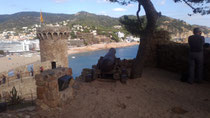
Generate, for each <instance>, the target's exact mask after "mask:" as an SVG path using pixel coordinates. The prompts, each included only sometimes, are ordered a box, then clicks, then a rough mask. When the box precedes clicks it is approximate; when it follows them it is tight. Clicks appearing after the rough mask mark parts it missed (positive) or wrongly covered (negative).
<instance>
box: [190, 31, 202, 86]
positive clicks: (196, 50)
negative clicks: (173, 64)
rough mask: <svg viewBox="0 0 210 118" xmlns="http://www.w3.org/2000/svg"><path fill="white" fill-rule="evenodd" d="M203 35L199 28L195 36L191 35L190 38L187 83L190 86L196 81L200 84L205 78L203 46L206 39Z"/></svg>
mask: <svg viewBox="0 0 210 118" xmlns="http://www.w3.org/2000/svg"><path fill="white" fill-rule="evenodd" d="M201 33H202V32H201V30H200V29H199V28H194V29H193V34H194V35H191V36H189V38H188V44H189V46H190V50H189V71H188V80H187V82H188V83H190V84H192V83H193V82H194V81H195V82H197V83H200V82H201V80H202V78H203V46H204V44H205V38H204V37H203V36H201ZM195 67H196V68H195Z"/></svg>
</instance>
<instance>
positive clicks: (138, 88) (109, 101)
mask: <svg viewBox="0 0 210 118" xmlns="http://www.w3.org/2000/svg"><path fill="white" fill-rule="evenodd" d="M179 78H180V76H179V75H177V74H174V73H171V72H168V71H164V70H160V69H156V68H147V69H145V71H144V74H143V77H142V78H139V79H133V80H128V81H127V84H121V83H120V82H101V81H97V80H95V81H93V82H91V83H81V82H76V85H75V86H74V87H75V98H74V99H73V100H72V101H70V102H69V105H66V108H65V109H64V110H61V111H54V112H50V113H46V112H43V114H44V115H45V116H47V117H50V118H54V117H59V118H210V83H209V82H206V81H204V83H202V84H193V85H190V84H187V83H182V82H180V81H179ZM53 113H57V115H54V114H53ZM26 116H27V117H31V118H40V113H37V112H36V111H34V110H32V111H30V110H28V111H20V110H19V111H8V112H7V113H3V114H0V117H2V118H7V117H10V118H11V117H12V118H13V117H14V118H19V117H26ZM41 118H42V117H41Z"/></svg>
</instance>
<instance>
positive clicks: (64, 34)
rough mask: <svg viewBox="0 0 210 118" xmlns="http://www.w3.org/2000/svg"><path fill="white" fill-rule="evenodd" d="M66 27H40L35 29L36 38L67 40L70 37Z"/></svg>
mask: <svg viewBox="0 0 210 118" xmlns="http://www.w3.org/2000/svg"><path fill="white" fill-rule="evenodd" d="M69 31H70V30H69V28H67V27H47V26H45V27H41V28H38V29H37V37H38V38H39V39H41V40H46V39H48V40H58V39H67V38H68V37H69V35H70V32H69Z"/></svg>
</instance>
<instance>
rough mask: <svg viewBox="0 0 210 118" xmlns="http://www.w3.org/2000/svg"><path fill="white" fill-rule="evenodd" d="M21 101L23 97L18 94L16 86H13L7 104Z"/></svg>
mask: <svg viewBox="0 0 210 118" xmlns="http://www.w3.org/2000/svg"><path fill="white" fill-rule="evenodd" d="M22 102H23V99H22V98H21V97H20V96H18V94H17V90H16V88H15V87H13V88H12V91H10V98H9V104H10V105H16V104H20V103H22Z"/></svg>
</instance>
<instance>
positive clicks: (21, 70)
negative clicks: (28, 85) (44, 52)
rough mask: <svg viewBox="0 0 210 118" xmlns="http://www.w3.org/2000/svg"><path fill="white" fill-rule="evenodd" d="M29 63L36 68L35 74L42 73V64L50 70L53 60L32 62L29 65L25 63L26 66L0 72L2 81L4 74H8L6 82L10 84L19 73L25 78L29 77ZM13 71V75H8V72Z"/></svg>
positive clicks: (45, 68)
mask: <svg viewBox="0 0 210 118" xmlns="http://www.w3.org/2000/svg"><path fill="white" fill-rule="evenodd" d="M29 65H33V70H34V75H36V74H39V73H40V67H41V66H42V67H43V68H44V70H48V69H51V68H52V67H51V62H50V61H46V62H42V63H41V62H36V63H32V64H28V65H24V66H20V67H17V68H14V69H12V70H9V71H5V72H2V73H0V81H1V79H2V78H1V77H2V76H3V75H4V76H6V84H8V83H9V82H12V81H14V80H16V79H17V73H20V77H21V78H24V77H29V76H31V75H30V71H29V70H28V66H29ZM10 72H13V73H14V75H13V76H8V73H10Z"/></svg>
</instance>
